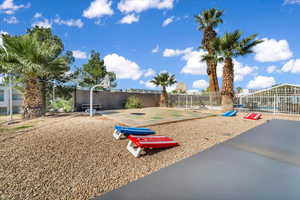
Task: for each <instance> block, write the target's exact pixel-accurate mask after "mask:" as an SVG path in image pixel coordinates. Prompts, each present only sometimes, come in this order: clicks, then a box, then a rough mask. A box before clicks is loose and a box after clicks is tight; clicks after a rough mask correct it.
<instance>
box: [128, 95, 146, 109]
mask: <svg viewBox="0 0 300 200" xmlns="http://www.w3.org/2000/svg"><path fill="white" fill-rule="evenodd" d="M142 107H143V105H142V103H141V100H140V99H139V98H138V97H136V96H130V97H128V99H127V101H126V103H125V108H126V109H130V108H142Z"/></svg>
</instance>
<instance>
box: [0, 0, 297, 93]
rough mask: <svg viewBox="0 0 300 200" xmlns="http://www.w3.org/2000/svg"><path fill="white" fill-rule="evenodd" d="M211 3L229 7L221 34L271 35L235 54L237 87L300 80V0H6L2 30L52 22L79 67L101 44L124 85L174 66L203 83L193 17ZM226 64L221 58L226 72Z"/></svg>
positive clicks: (181, 77)
mask: <svg viewBox="0 0 300 200" xmlns="http://www.w3.org/2000/svg"><path fill="white" fill-rule="evenodd" d="M211 7H216V8H219V9H223V10H224V11H225V13H224V16H223V20H224V24H222V25H220V26H219V27H218V28H217V31H218V34H219V35H222V34H223V33H225V32H228V31H233V30H235V29H240V30H242V31H243V32H244V34H245V36H247V35H249V34H254V33H258V34H259V36H258V37H259V38H260V39H264V41H265V42H264V43H263V44H261V45H260V46H258V47H257V48H255V53H254V54H252V55H249V56H246V57H244V58H236V60H235V74H236V81H235V86H236V87H237V86H241V87H243V88H251V89H259V88H265V87H269V86H271V85H272V84H275V83H286V82H287V83H293V84H300V78H299V77H300V40H299V35H300V29H299V27H300V21H299V19H300V0H251V1H236V0H85V1H79V0H77V1H74V0H63V1H59V0H51V1H50V0H44V1H40V0H14V1H13V0H0V19H1V20H0V31H2V33H4V32H7V33H9V34H12V35H18V34H24V33H25V30H26V29H27V28H31V27H32V26H33V25H34V24H37V25H39V26H45V27H51V28H52V30H53V32H54V34H56V35H58V36H60V37H61V38H62V40H63V42H64V44H65V49H66V50H71V51H74V55H76V57H77V58H76V62H75V65H74V66H78V67H79V66H81V65H82V64H84V63H86V62H87V58H88V55H89V53H90V51H91V50H93V49H94V50H97V51H99V52H100V53H101V57H102V58H104V59H105V63H106V65H107V67H108V69H109V70H111V71H115V72H116V73H117V77H118V88H150V89H152V88H153V85H151V84H150V83H149V80H151V79H152V78H153V75H154V74H155V73H159V72H161V71H168V72H170V73H172V74H175V75H176V78H177V80H178V81H179V82H184V83H186V85H187V86H188V89H190V90H199V89H203V88H205V87H207V76H206V74H205V72H206V69H205V67H206V66H205V64H204V63H201V62H199V60H200V57H201V55H202V54H203V53H204V52H202V51H199V50H198V49H197V48H198V46H199V44H200V41H201V39H202V34H201V33H200V32H199V31H198V30H197V24H196V23H195V20H194V17H193V16H194V15H196V14H198V13H200V12H201V11H203V10H204V9H207V8H211ZM221 71H222V65H221V64H220V66H219V72H220V73H219V76H220V77H221V75H222V74H221Z"/></svg>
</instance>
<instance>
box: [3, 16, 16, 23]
mask: <svg viewBox="0 0 300 200" xmlns="http://www.w3.org/2000/svg"><path fill="white" fill-rule="evenodd" d="M3 21H5V22H6V23H8V24H17V23H19V20H18V19H17V18H16V17H15V16H12V17H9V18H6V17H5V18H4V19H3Z"/></svg>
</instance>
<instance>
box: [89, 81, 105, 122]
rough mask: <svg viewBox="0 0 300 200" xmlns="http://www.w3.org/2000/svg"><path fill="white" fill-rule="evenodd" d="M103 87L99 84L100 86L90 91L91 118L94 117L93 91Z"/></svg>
mask: <svg viewBox="0 0 300 200" xmlns="http://www.w3.org/2000/svg"><path fill="white" fill-rule="evenodd" d="M101 86H103V85H102V84H98V85H95V86H93V87H92V88H91V89H90V117H93V91H94V89H95V88H96V87H101Z"/></svg>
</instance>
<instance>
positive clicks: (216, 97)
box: [207, 62, 221, 106]
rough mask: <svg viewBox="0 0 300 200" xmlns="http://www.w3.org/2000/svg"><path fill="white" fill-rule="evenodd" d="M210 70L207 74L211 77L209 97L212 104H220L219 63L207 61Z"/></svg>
mask: <svg viewBox="0 0 300 200" xmlns="http://www.w3.org/2000/svg"><path fill="white" fill-rule="evenodd" d="M207 66H208V70H207V74H208V77H209V99H210V104H211V105H215V106H217V105H220V104H221V97H220V94H219V92H220V89H219V81H218V76H217V63H214V62H207Z"/></svg>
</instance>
